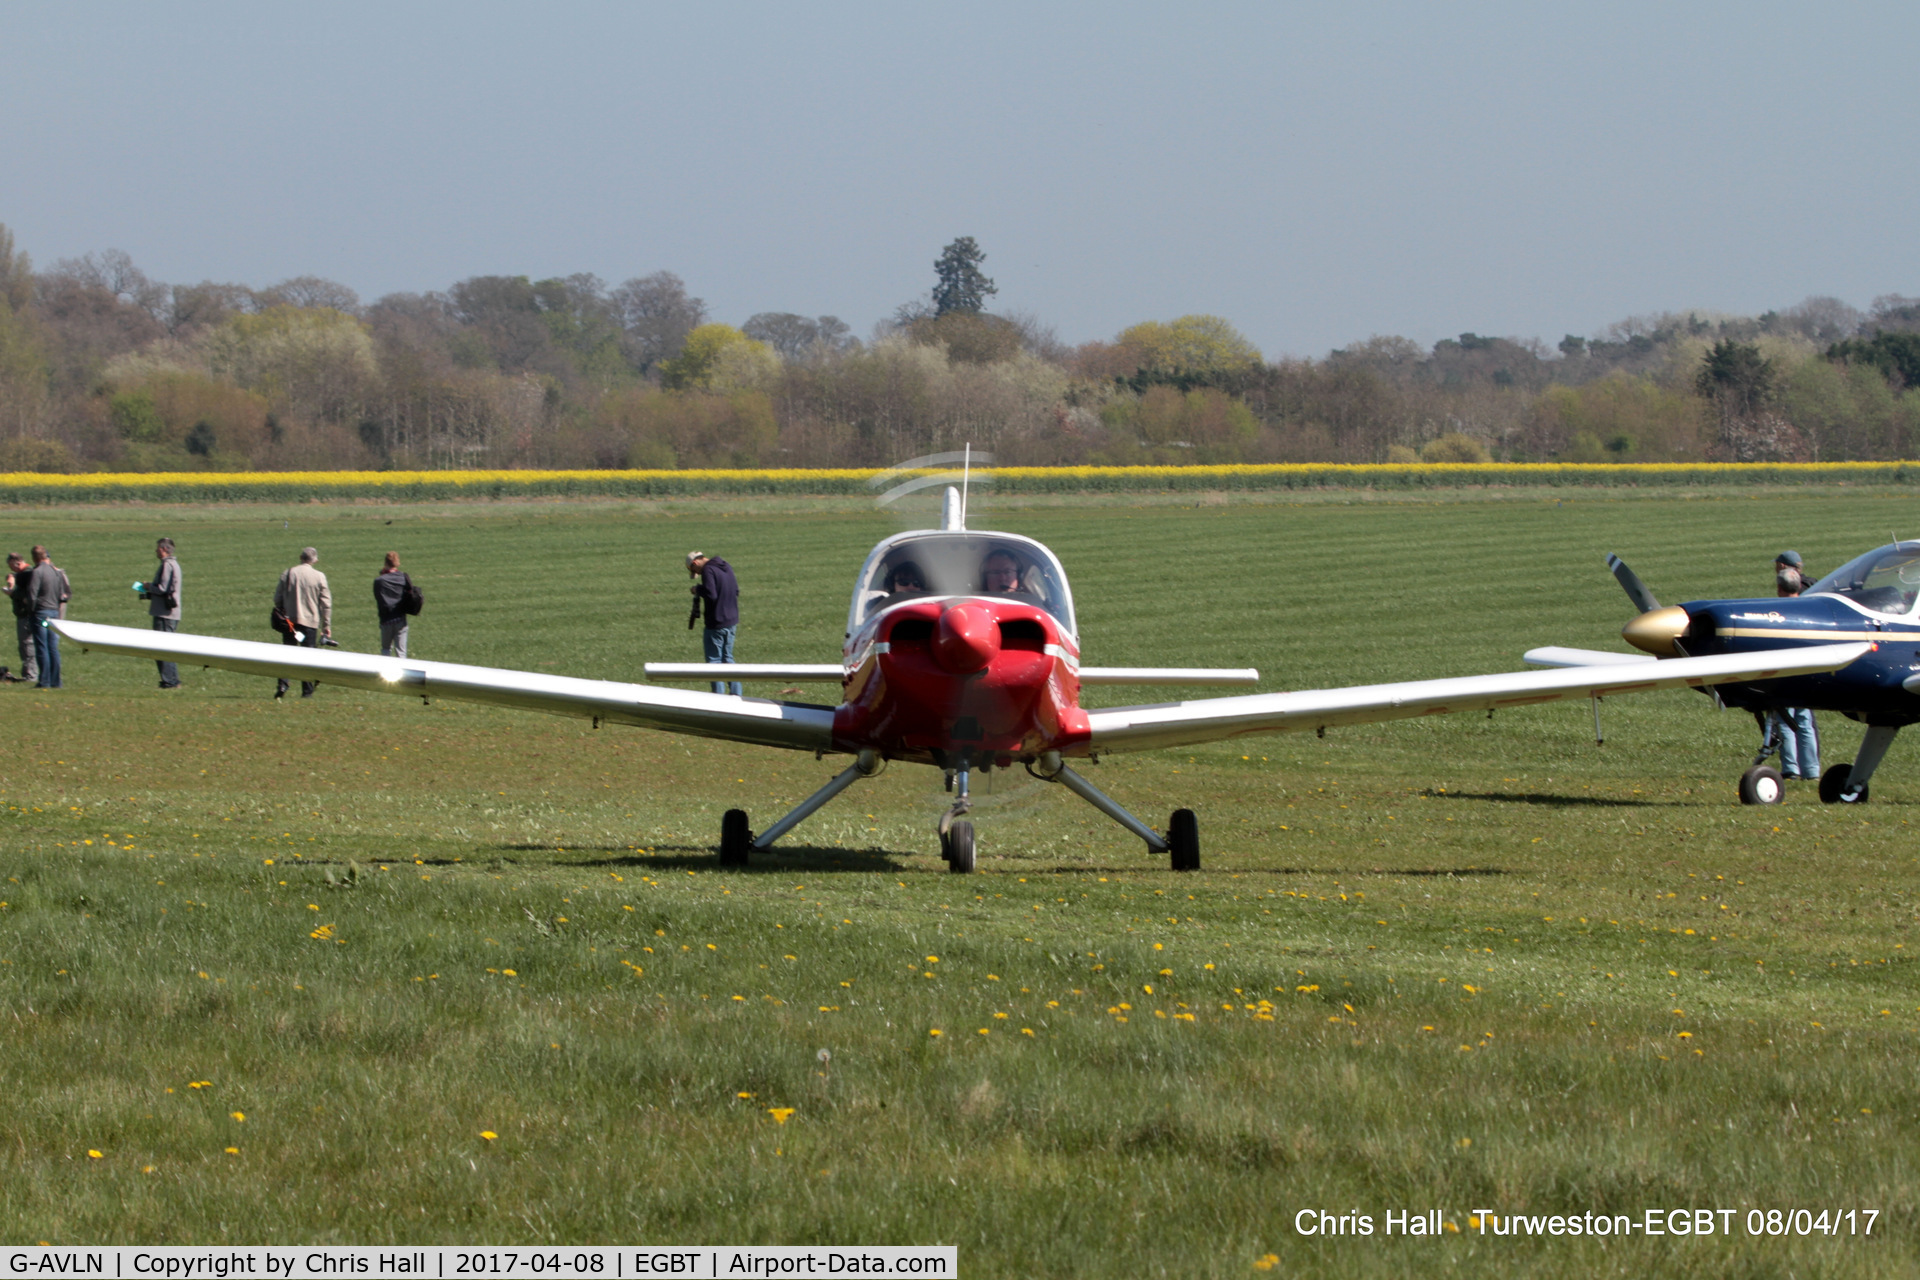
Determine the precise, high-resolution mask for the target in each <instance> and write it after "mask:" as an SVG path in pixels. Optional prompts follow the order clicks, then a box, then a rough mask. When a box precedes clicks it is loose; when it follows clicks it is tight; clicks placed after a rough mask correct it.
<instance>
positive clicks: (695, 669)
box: [642, 662, 847, 684]
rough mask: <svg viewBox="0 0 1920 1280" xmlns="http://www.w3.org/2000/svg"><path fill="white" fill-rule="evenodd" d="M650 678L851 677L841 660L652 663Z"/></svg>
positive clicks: (781, 679) (648, 667) (789, 679)
mask: <svg viewBox="0 0 1920 1280" xmlns="http://www.w3.org/2000/svg"><path fill="white" fill-rule="evenodd" d="M642 669H643V670H644V671H645V672H646V674H647V679H649V680H679V681H687V682H693V683H705V682H706V681H709V680H741V681H745V680H777V681H779V682H780V683H781V684H800V683H802V682H804V681H808V680H812V681H816V682H822V683H824V682H827V681H831V682H832V683H834V684H839V683H840V682H841V681H842V680H844V679H846V678H847V672H846V668H844V667H842V666H841V665H840V664H839V663H837V662H649V663H647V664H646V666H645V667H644V668H642Z"/></svg>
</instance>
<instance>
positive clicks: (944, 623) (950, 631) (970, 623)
mask: <svg viewBox="0 0 1920 1280" xmlns="http://www.w3.org/2000/svg"><path fill="white" fill-rule="evenodd" d="M999 652H1000V620H999V619H998V618H996V617H994V615H993V613H992V611H991V610H988V609H984V608H978V607H976V606H973V605H965V604H957V605H955V606H953V607H952V608H951V609H948V610H946V611H945V612H943V613H942V614H941V615H940V622H939V625H938V626H936V627H935V628H934V631H933V660H934V661H935V662H937V663H939V664H940V666H941V668H942V669H943V670H946V671H951V672H952V673H953V674H954V675H957V676H970V675H972V674H973V673H974V672H976V671H984V670H986V667H987V664H988V663H990V662H992V661H993V659H994V656H995V655H996V654H998V653H999Z"/></svg>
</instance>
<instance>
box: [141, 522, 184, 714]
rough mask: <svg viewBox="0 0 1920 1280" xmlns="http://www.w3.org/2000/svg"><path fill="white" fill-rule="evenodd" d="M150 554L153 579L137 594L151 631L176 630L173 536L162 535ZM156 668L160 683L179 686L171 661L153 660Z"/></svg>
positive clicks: (177, 593)
mask: <svg viewBox="0 0 1920 1280" xmlns="http://www.w3.org/2000/svg"><path fill="white" fill-rule="evenodd" d="M153 554H154V555H156V556H158V557H159V558H160V568H159V569H158V570H157V571H155V573H154V577H153V581H152V582H148V583H145V584H143V585H142V587H141V589H140V598H141V599H143V600H145V601H146V602H147V613H148V615H149V616H151V617H152V619H153V629H154V630H155V631H178V630H179V629H180V562H179V561H178V560H176V559H174V558H173V539H172V538H162V539H160V541H158V542H156V543H154V544H153ZM153 665H154V666H156V667H158V668H160V687H161V688H162V689H178V688H179V687H180V668H179V667H177V666H175V665H174V664H173V663H171V662H155V663H154V664H153Z"/></svg>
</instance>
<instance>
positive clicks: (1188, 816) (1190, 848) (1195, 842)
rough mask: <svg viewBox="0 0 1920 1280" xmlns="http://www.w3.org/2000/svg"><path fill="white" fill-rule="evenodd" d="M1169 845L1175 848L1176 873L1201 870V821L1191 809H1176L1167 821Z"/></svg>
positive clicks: (1174, 862) (1173, 855)
mask: <svg viewBox="0 0 1920 1280" xmlns="http://www.w3.org/2000/svg"><path fill="white" fill-rule="evenodd" d="M1167 843H1168V844H1170V845H1172V846H1173V850H1172V857H1173V869H1174V870H1175V871H1198V870H1199V869H1200V820H1199V819H1198V818H1196V817H1194V816H1193V810H1191V809H1175V810H1174V811H1173V816H1172V817H1171V818H1169V819H1167Z"/></svg>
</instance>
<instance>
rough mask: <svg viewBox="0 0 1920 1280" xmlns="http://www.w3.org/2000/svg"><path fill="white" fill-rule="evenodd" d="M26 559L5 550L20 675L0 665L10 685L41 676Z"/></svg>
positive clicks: (27, 682)
mask: <svg viewBox="0 0 1920 1280" xmlns="http://www.w3.org/2000/svg"><path fill="white" fill-rule="evenodd" d="M32 571H33V570H32V566H30V565H29V564H28V563H27V558H26V557H25V556H23V555H21V554H20V553H19V552H18V551H9V552H7V585H6V588H5V590H6V593H7V598H8V599H9V600H10V601H11V602H12V604H13V634H14V639H15V640H16V641H17V642H18V644H19V646H20V674H19V675H17V676H16V675H14V674H12V673H11V672H8V671H6V670H5V669H4V668H0V675H3V676H5V677H6V680H7V683H9V684H32V683H33V682H34V681H36V680H38V679H39V678H40V659H39V657H38V656H37V655H36V654H35V653H34V643H33V633H34V631H35V629H36V628H38V626H39V625H40V624H39V623H38V622H36V621H34V617H33V594H32V593H31V592H30V591H28V590H27V575H28V574H30V573H31V572H32Z"/></svg>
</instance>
